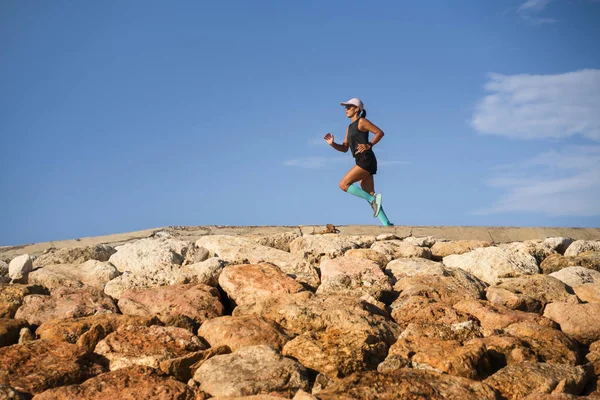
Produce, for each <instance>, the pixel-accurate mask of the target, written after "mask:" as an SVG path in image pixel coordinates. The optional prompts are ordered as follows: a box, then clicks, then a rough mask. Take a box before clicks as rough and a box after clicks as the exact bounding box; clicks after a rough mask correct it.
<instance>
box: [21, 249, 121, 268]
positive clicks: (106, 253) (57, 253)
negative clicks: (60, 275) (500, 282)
mask: <svg viewBox="0 0 600 400" xmlns="http://www.w3.org/2000/svg"><path fill="white" fill-rule="evenodd" d="M115 252H116V250H115V249H114V248H112V247H111V246H107V245H104V244H99V245H94V246H86V247H65V248H62V249H55V250H50V251H47V252H45V253H44V254H42V255H41V256H39V257H38V258H36V259H35V261H34V262H33V265H34V266H36V267H44V266H46V265H51V264H83V263H84V262H86V261H88V260H98V261H108V259H109V258H110V256H111V255H113V254H114V253H115Z"/></svg>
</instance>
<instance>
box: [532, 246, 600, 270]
mask: <svg viewBox="0 0 600 400" xmlns="http://www.w3.org/2000/svg"><path fill="white" fill-rule="evenodd" d="M568 267H584V268H589V269H593V270H596V271H600V251H586V252H584V253H582V254H579V255H577V256H561V255H560V254H553V255H551V256H549V257H548V258H546V259H545V260H544V261H542V262H541V264H540V269H541V270H542V272H543V273H544V274H551V273H553V272H558V271H560V270H561V269H563V268H568Z"/></svg>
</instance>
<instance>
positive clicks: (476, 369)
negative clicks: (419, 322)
mask: <svg viewBox="0 0 600 400" xmlns="http://www.w3.org/2000/svg"><path fill="white" fill-rule="evenodd" d="M389 356H400V357H402V358H404V359H407V360H410V365H411V367H412V368H421V369H433V370H434V371H437V372H444V373H447V374H449V375H455V376H462V377H465V378H470V379H475V378H483V377H486V376H488V374H489V373H490V371H491V363H490V359H489V358H488V355H487V352H486V348H485V346H484V345H483V344H479V343H476V342H472V343H470V344H467V345H464V346H463V345H461V344H460V343H459V342H457V341H454V340H438V339H432V338H424V337H421V338H411V339H402V338H401V339H398V341H397V342H396V343H394V344H393V345H392V347H391V348H390V351H389V353H388V357H389Z"/></svg>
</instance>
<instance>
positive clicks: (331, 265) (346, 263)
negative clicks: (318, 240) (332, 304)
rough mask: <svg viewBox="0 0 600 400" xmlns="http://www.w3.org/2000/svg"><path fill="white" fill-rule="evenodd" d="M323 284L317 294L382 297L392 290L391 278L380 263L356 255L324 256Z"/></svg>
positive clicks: (322, 266)
mask: <svg viewBox="0 0 600 400" xmlns="http://www.w3.org/2000/svg"><path fill="white" fill-rule="evenodd" d="M320 269H321V285H320V286H319V288H318V289H317V294H338V295H356V296H359V297H360V296H362V295H364V294H368V295H371V296H373V297H374V298H376V299H381V298H382V297H383V296H384V295H385V294H388V293H390V292H391V291H392V285H391V284H390V282H389V278H388V277H387V276H386V275H385V274H384V273H383V271H382V270H381V268H380V267H379V265H378V264H377V263H376V262H374V261H370V260H365V259H362V258H356V257H337V258H334V259H328V258H324V259H322V261H321V265H320Z"/></svg>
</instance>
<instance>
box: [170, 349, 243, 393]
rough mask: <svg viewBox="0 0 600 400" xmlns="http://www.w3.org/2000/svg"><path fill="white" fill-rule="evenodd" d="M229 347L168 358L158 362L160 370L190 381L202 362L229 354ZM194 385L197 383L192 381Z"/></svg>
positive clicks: (181, 379) (183, 380) (184, 380)
mask: <svg viewBox="0 0 600 400" xmlns="http://www.w3.org/2000/svg"><path fill="white" fill-rule="evenodd" d="M230 353H231V349H230V348H229V346H217V347H211V348H210V349H206V350H200V351H194V352H191V353H186V354H185V355H183V356H181V357H176V358H170V359H168V360H164V361H161V362H160V370H161V371H163V372H165V373H167V374H169V375H171V376H173V377H175V378H176V379H178V380H180V381H182V382H186V381H190V380H192V377H193V376H194V374H195V373H196V371H197V370H198V368H200V366H201V365H202V364H204V362H205V361H206V360H208V359H210V358H212V357H214V356H218V355H222V354H230ZM192 382H193V383H194V384H196V385H197V383H196V382H195V381H194V380H192Z"/></svg>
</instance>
